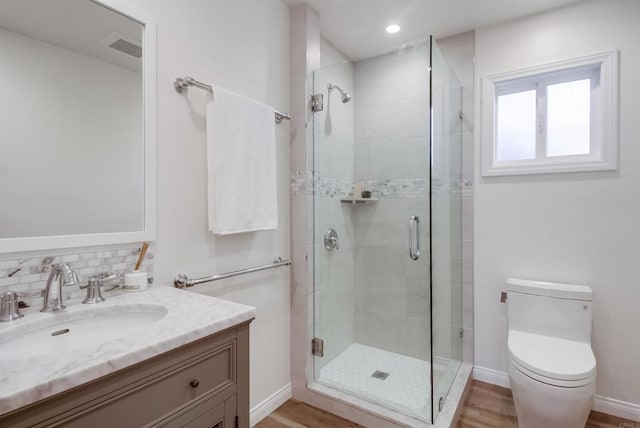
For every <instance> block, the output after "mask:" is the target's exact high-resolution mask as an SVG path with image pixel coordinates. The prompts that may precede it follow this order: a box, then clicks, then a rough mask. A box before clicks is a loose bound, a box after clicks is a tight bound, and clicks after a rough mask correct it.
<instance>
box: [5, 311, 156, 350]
mask: <svg viewBox="0 0 640 428" xmlns="http://www.w3.org/2000/svg"><path fill="white" fill-rule="evenodd" d="M167 312H168V311H167V309H166V308H165V307H164V306H162V305H153V304H121V305H111V306H108V307H99V306H98V307H91V308H87V309H81V310H77V311H74V312H66V311H65V312H60V313H53V314H52V313H47V314H41V316H40V317H39V318H38V319H35V320H33V321H31V322H29V321H27V320H26V319H24V318H23V319H22V320H20V321H18V322H16V323H15V326H12V328H9V329H7V330H4V331H2V332H0V349H2V351H1V352H0V360H9V359H16V358H19V359H22V358H28V357H34V356H44V355H50V354H56V355H58V354H64V353H66V352H70V351H74V350H79V349H91V348H95V347H97V346H100V345H101V344H103V343H105V342H108V341H110V340H113V339H117V338H118V337H122V336H124V335H127V334H130V333H133V332H135V331H136V330H138V329H140V328H143V327H145V326H148V325H149V324H153V323H154V322H156V321H158V320H160V319H162V318H164V316H165V315H166V314H167ZM23 320H24V321H23ZM13 327H15V328H13Z"/></svg>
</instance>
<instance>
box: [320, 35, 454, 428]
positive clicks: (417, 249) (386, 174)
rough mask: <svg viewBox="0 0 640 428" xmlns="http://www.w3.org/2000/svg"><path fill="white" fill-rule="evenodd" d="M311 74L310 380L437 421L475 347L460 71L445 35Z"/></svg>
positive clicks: (379, 405)
mask: <svg viewBox="0 0 640 428" xmlns="http://www.w3.org/2000/svg"><path fill="white" fill-rule="evenodd" d="M310 78H311V79H312V83H313V94H314V99H315V100H316V101H317V102H316V104H315V110H317V111H316V112H315V113H314V114H313V121H312V123H313V235H314V237H313V336H314V340H313V343H314V346H313V352H314V357H313V370H312V372H313V373H312V374H311V375H310V376H312V379H308V383H309V384H310V385H319V386H321V387H322V388H323V390H324V391H325V392H326V391H330V392H331V391H333V392H335V393H336V394H339V395H340V396H342V397H344V396H349V397H354V398H356V399H358V400H359V402H361V403H368V404H371V405H372V406H374V408H378V409H379V408H383V409H388V410H389V411H390V412H395V413H396V414H400V415H404V416H406V417H408V418H411V419H412V420H416V421H423V422H424V423H432V421H434V420H435V418H436V416H437V414H438V411H439V409H441V407H442V403H443V401H444V399H445V398H446V396H447V393H448V391H449V389H450V387H451V385H452V383H453V380H454V378H455V377H456V374H457V372H458V369H459V368H460V364H461V360H462V266H461V264H462V237H461V192H460V185H461V149H462V122H461V113H460V112H461V108H462V105H461V104H462V90H461V85H460V83H459V82H458V81H457V79H456V76H455V75H454V73H453V72H452V70H451V68H450V67H449V65H448V64H447V62H446V61H445V59H444V58H443V56H442V53H441V52H440V50H439V48H438V46H437V44H436V43H435V42H434V41H433V40H432V39H427V40H421V41H417V42H414V43H411V44H408V45H405V46H403V47H402V48H399V49H396V50H395V51H392V52H389V53H387V54H385V55H381V56H377V57H374V58H369V59H365V60H361V61H358V62H352V61H339V62H337V63H334V64H333V65H330V66H324V67H321V68H320V69H318V70H316V71H314V72H313V73H312V76H310ZM320 95H322V103H321V104H322V105H320V103H319V98H320V97H319V96H320ZM378 413H379V412H378Z"/></svg>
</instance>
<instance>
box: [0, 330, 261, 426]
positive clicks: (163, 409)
mask: <svg viewBox="0 0 640 428" xmlns="http://www.w3.org/2000/svg"><path fill="white" fill-rule="evenodd" d="M34 426H35V427H73V428H89V427H90V428H99V427H104V428H112V427H117V428H128V427H131V428H140V427H167V428H176V427H193V428H213V427H215V428H232V427H236V426H237V427H242V428H248V427H249V322H246V323H243V324H240V325H237V326H235V327H233V328H230V329H227V330H225V331H223V332H220V333H217V334H214V335H211V336H208V337H205V338H203V339H200V340H198V341H196V342H192V343H189V344H186V345H184V346H182V347H180V348H178V349H174V350H172V351H169V352H166V353H163V354H160V355H157V356H156V357H152V358H150V359H148V360H146V361H143V362H141V363H138V364H135V365H133V366H131V367H128V368H125V369H123V370H119V371H117V372H114V373H111V374H109V375H107V376H103V377H100V378H98V379H95V380H94V381H91V382H89V383H86V384H84V385H80V386H78V387H76V388H72V389H70V390H68V391H66V392H64V393H61V394H58V395H55V396H53V397H50V398H47V399H44V400H41V401H38V402H36V403H33V404H30V405H28V406H25V407H23V408H21V409H17V410H15V411H13V412H11V413H8V414H6V415H3V416H1V417H0V427H16V428H21V427H34Z"/></svg>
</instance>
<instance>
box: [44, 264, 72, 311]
mask: <svg viewBox="0 0 640 428" xmlns="http://www.w3.org/2000/svg"><path fill="white" fill-rule="evenodd" d="M54 284H55V285H54ZM77 284H80V280H79V279H78V273H77V272H76V271H75V270H74V269H73V268H72V267H71V266H69V265H68V264H66V263H62V264H53V265H51V274H50V275H49V279H48V280H47V285H46V287H45V289H44V303H43V305H42V309H40V312H56V311H59V310H62V309H64V305H63V304H62V286H65V287H66V286H69V285H77ZM51 287H53V288H54V290H53V293H52V290H51Z"/></svg>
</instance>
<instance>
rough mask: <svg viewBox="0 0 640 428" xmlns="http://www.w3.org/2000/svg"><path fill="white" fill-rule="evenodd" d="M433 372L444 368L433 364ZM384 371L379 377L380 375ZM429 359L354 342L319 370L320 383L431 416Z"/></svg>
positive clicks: (386, 404)
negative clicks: (382, 377) (382, 376)
mask: <svg viewBox="0 0 640 428" xmlns="http://www.w3.org/2000/svg"><path fill="white" fill-rule="evenodd" d="M434 370H435V371H436V372H440V371H444V370H445V367H437V366H436V367H434ZM376 371H377V372H382V373H388V376H387V377H386V378H385V379H384V380H383V379H380V378H379V377H381V375H380V374H377V377H378V378H377V377H372V375H373V374H374V373H375V372H376ZM429 376H430V368H429V362H428V361H424V360H419V359H417V358H412V357H407V356H405V355H400V354H396V353H393V352H388V351H384V350H382V349H377V348H373V347H371V346H366V345H361V344H359V343H354V344H352V345H351V346H349V347H348V348H347V349H346V350H345V351H344V352H342V353H341V354H340V355H338V356H337V357H336V358H334V359H333V360H332V361H330V362H329V363H327V365H326V366H324V367H323V368H322V369H321V370H320V378H319V379H317V380H318V381H319V382H320V383H322V384H325V385H327V386H330V387H333V388H336V389H338V390H341V391H343V392H347V393H350V394H353V395H356V396H358V397H360V398H364V399H367V400H370V401H374V402H377V403H380V404H382V405H384V406H387V407H391V408H393V409H394V410H397V411H400V412H403V413H408V414H410V415H413V416H419V417H421V418H425V419H429V418H431V400H430V389H431V387H430V384H429Z"/></svg>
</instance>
